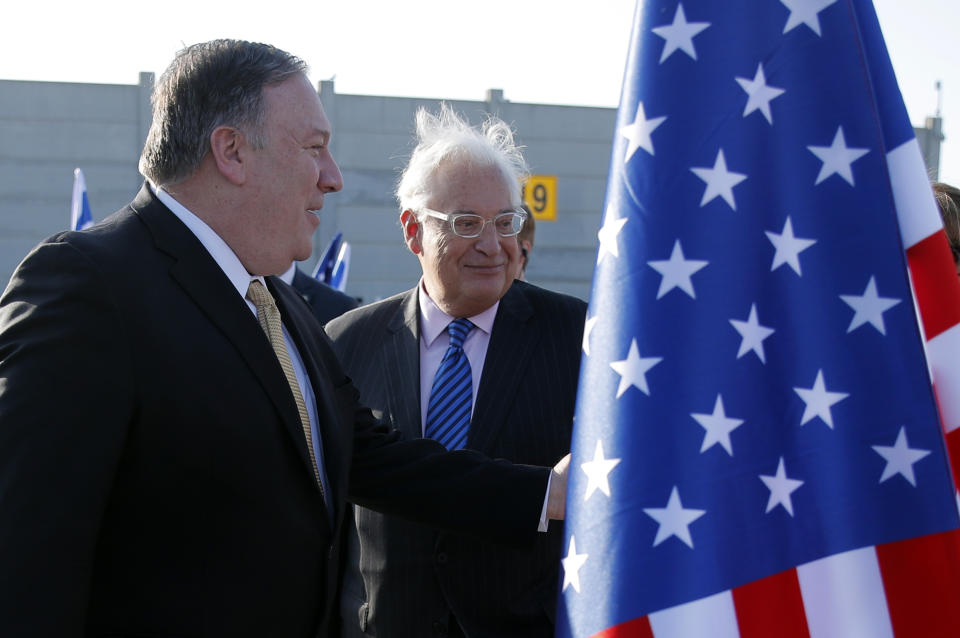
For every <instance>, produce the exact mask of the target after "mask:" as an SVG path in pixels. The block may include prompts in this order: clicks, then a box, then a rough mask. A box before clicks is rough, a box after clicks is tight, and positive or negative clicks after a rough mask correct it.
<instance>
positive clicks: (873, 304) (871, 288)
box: [840, 276, 902, 335]
mask: <svg viewBox="0 0 960 638" xmlns="http://www.w3.org/2000/svg"><path fill="white" fill-rule="evenodd" d="M840 298H841V299H843V302H844V303H845V304H847V305H848V306H850V307H851V308H853V310H854V313H853V319H851V320H850V325H849V326H848V327H847V334H849V333H851V332H853V331H854V330H856V329H857V328H859V327H860V326H862V325H864V324H866V323H869V324H870V325H872V326H873V327H874V328H876V329H877V330H878V331H879V332H880V334H882V335H885V334H887V328H886V325H884V323H883V313H885V312H886V311H887V310H890V309H891V308H893V307H894V306H896V305H897V304H898V303H900V302H901V301H902V299H897V298H896V297H881V296H879V295H878V294H877V281H876V278H875V277H873V276H871V277H870V281H868V282H867V288H866V290H864V291H863V294H862V295H840Z"/></svg>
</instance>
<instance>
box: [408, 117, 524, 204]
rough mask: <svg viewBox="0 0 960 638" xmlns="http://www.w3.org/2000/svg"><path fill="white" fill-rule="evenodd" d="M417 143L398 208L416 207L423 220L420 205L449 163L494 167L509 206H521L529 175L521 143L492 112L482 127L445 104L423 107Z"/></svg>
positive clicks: (424, 201)
mask: <svg viewBox="0 0 960 638" xmlns="http://www.w3.org/2000/svg"><path fill="white" fill-rule="evenodd" d="M416 124H417V127H416V140H417V146H416V148H414V149H413V153H412V154H411V155H410V161H409V162H407V167H406V168H405V169H403V173H402V174H401V175H400V181H399V182H398V184H397V201H398V202H399V204H400V210H408V209H409V210H412V211H414V212H415V213H416V214H417V217H418V218H419V219H420V220H421V221H422V217H423V215H422V213H420V212H419V211H420V209H421V208H423V207H424V206H426V202H427V200H428V199H429V198H430V194H431V188H432V186H433V183H432V182H433V180H434V178H435V177H436V174H437V171H438V169H439V168H440V167H441V166H443V165H445V164H449V163H451V162H456V163H458V164H470V165H474V166H495V167H496V168H498V169H499V170H500V172H501V173H502V174H503V179H504V182H505V184H506V186H507V189H508V190H509V192H510V202H511V206H515V207H516V208H518V209H519V208H520V205H521V204H522V203H523V202H522V201H521V194H520V185H521V184H522V183H523V182H524V181H526V179H527V177H529V174H530V173H529V170H528V169H527V162H526V160H524V159H523V153H522V152H521V148H522V147H521V146H518V145H517V144H516V142H515V141H514V135H513V130H512V129H511V128H510V126H509V125H508V124H507V123H506V122H504V121H503V120H501V119H500V118H497V117H494V116H492V115H490V116H487V119H486V120H485V121H484V122H483V124H482V125H480V126H479V127H476V126H471V125H470V123H469V122H467V121H466V120H465V119H464V118H463V117H461V116H460V115H458V114H457V113H456V112H455V111H454V110H453V109H452V108H451V107H450V106H448V105H447V104H445V103H443V104H441V105H440V112H439V113H436V114H434V113H430V112H429V111H428V110H427V109H425V108H423V107H421V108H420V109H419V110H418V111H417V115H416Z"/></svg>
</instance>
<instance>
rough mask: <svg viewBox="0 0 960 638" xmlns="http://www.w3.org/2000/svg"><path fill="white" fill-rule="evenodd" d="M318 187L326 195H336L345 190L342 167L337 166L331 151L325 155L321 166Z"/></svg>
mask: <svg viewBox="0 0 960 638" xmlns="http://www.w3.org/2000/svg"><path fill="white" fill-rule="evenodd" d="M317 186H318V187H319V188H320V190H321V191H323V192H324V193H336V192H338V191H340V189H342V188H343V175H341V174H340V167H339V166H337V163H336V162H335V161H334V160H333V155H331V154H330V152H329V151H327V152H325V153H324V161H323V162H322V163H321V164H320V175H319V178H318V179H317Z"/></svg>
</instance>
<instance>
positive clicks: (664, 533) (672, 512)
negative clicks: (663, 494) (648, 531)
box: [643, 485, 707, 548]
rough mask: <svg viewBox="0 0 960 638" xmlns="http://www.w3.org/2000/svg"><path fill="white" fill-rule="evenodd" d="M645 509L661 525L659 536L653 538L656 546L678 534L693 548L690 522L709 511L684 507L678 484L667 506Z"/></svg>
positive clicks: (658, 531) (671, 493) (658, 530)
mask: <svg viewBox="0 0 960 638" xmlns="http://www.w3.org/2000/svg"><path fill="white" fill-rule="evenodd" d="M643 511H644V513H645V514H646V515H647V516H649V517H650V518H652V519H653V520H655V521H657V523H659V525H660V526H659V527H658V528H657V537H656V538H654V539H653V546H654V547H656V546H657V545H659V544H660V543H662V542H663V541H665V540H667V539H668V538H670V537H671V536H676V537H677V538H679V539H680V540H682V541H683V542H684V543H686V545H687V546H688V547H690V548H693V538H691V537H690V523H692V522H694V521H695V520H697V519H698V518H700V517H701V516H703V515H704V514H706V512H707V511H706V510H695V509H684V508H683V505H682V504H681V503H680V492H679V491H677V486H676V485H674V486H673V491H672V492H670V500H668V501H667V506H666V507H646V508H644V509H643Z"/></svg>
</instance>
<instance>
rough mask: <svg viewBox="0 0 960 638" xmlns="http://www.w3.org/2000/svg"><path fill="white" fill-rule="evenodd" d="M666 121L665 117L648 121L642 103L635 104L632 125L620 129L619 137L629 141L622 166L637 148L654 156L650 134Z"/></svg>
mask: <svg viewBox="0 0 960 638" xmlns="http://www.w3.org/2000/svg"><path fill="white" fill-rule="evenodd" d="M666 119H667V118H666V116H663V117H655V118H653V119H650V120H648V119H647V115H646V113H644V111H643V102H637V115H636V117H634V119H633V123H631V124H627V125H626V126H621V127H620V135H622V136H624V137H625V138H627V139H628V140H630V143H629V144H628V145H627V155H626V157H624V158H623V163H624V164H626V163H627V162H629V161H630V158H631V157H633V154H634V153H636V152H637V149H638V148H642V149H643V150H645V151H646V152H648V153H650V154H651V155H653V154H654V153H653V140H652V139H651V138H650V134H651V133H653V132H654V131H655V130H656V129H657V127H658V126H660V125H661V124H663V121H664V120H666Z"/></svg>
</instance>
